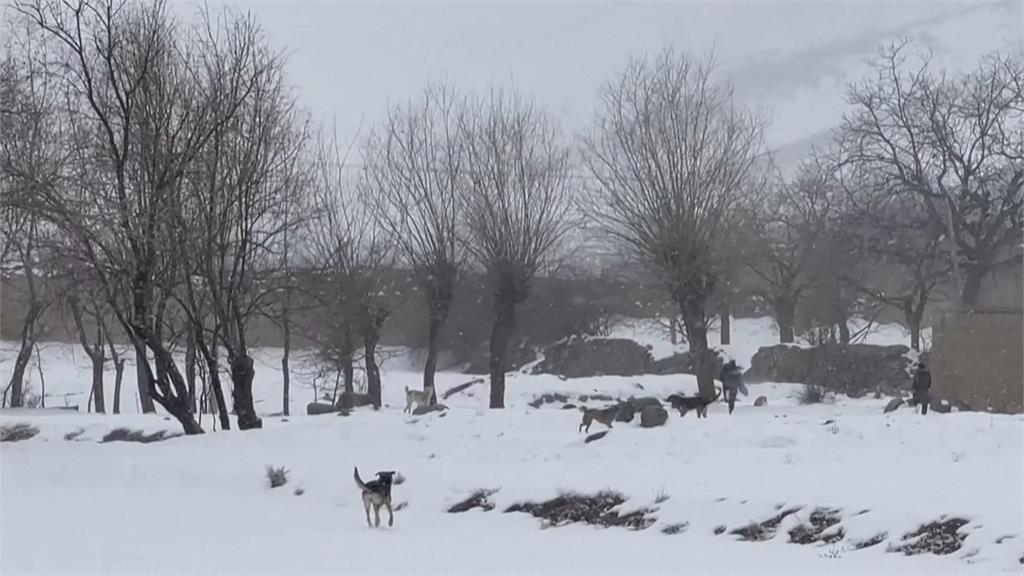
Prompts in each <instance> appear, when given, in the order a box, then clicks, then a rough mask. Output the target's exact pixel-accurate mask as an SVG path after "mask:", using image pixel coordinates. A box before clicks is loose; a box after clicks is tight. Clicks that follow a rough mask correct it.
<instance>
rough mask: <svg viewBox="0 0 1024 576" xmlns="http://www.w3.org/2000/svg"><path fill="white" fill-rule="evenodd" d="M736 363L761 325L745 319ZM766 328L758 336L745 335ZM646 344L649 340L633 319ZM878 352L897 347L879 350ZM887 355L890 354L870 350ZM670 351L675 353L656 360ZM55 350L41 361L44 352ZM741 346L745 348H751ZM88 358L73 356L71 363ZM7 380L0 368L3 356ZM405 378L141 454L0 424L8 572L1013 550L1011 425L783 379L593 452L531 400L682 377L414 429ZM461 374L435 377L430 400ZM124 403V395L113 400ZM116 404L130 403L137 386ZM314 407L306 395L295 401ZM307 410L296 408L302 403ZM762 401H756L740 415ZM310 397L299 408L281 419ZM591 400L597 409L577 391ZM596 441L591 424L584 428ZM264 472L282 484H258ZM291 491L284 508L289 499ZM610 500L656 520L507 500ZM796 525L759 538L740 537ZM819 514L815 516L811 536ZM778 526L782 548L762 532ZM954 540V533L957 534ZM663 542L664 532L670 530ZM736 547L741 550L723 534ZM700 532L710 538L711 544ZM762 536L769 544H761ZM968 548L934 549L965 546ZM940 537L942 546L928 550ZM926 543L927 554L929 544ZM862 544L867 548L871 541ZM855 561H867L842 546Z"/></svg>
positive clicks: (550, 409) (69, 430) (459, 398)
mask: <svg viewBox="0 0 1024 576" xmlns="http://www.w3.org/2000/svg"><path fill="white" fill-rule="evenodd" d="M734 327H736V328H737V330H736V336H737V338H736V342H737V345H736V349H735V350H734V352H733V353H734V354H735V355H736V356H737V357H740V358H741V361H742V358H743V357H746V356H745V355H746V354H747V352H744V350H747V349H752V348H754V344H755V343H756V342H755V341H756V340H767V341H766V342H762V343H764V344H770V343H772V339H773V338H772V335H771V332H770V327H769V326H768V325H767V323H765V322H763V321H749V322H748V321H738V322H736V323H735V324H734ZM758 327H760V328H758ZM630 330H632V331H633V333H634V334H635V335H636V338H637V339H638V340H639V341H641V342H645V341H646V342H647V343H651V344H652V345H653V346H654V347H655V349H656V353H658V354H664V353H666V352H667V350H665V349H664V346H665V343H664V342H663V341H660V340H658V338H657V336H656V335H655V334H654V333H652V332H651V331H645V330H643V329H642V328H641V327H639V326H638V325H634V326H633V327H631V328H630V327H625V326H623V327H620V328H618V329H617V330H616V335H620V336H624V335H625V333H626V332H628V331H630ZM885 332H886V331H885V330H883V331H882V332H881V333H880V334H878V335H877V337H879V338H881V339H883V340H884V339H886V338H888V339H890V340H891V339H893V338H895V335H893V334H888V335H887V334H885ZM886 343H887V342H886ZM669 346H671V345H669ZM59 349H60V347H59V346H57V345H51V346H49V347H48V348H47V354H49V355H53V356H54V357H56V356H57V355H56V354H55V353H56V352H57V351H58V350H59ZM751 353H752V352H751ZM81 360H82V359H81V358H79V361H81ZM274 360H275V359H274V358H273V355H272V354H271V353H269V352H267V351H264V356H263V357H262V358H261V360H260V362H261V366H260V367H259V368H260V373H261V374H262V376H260V381H259V385H258V389H257V398H259V399H263V402H261V403H260V404H257V408H258V410H260V411H261V412H263V413H264V414H269V413H270V412H272V411H276V408H277V404H278V402H279V400H277V398H278V397H279V391H278V389H277V381H276V378H275V376H274V375H273V374H274V373H273V371H272V370H271V369H269V368H268V367H267V366H266V365H274ZM57 364H58V363H57V362H56V361H53V362H50V360H49V359H46V358H44V367H45V371H46V372H47V373H48V390H49V388H50V387H53V388H54V389H60V390H64V391H70V390H74V389H78V390H79V391H81V390H84V389H85V388H87V387H88V374H87V373H86V372H84V371H82V372H78V371H77V370H78V369H77V368H74V369H72V367H73V366H75V363H73V362H71V361H67V360H66V361H65V364H63V365H62V367H58V365H57ZM3 368H5V369H9V360H8V359H7V357H6V356H5V357H4V363H3ZM419 378H420V376H419V374H417V373H415V372H409V371H401V370H397V369H391V370H388V371H387V373H386V374H385V378H384V403H385V407H384V408H382V409H381V410H380V411H377V412H374V411H372V410H369V409H361V410H356V411H354V412H353V413H352V414H351V415H350V416H347V417H341V416H335V415H325V416H303V415H298V416H292V417H290V418H281V417H265V419H264V426H265V427H264V429H263V430H261V431H249V432H238V431H230V432H216V433H208V434H204V435H202V436H198V437H175V438H171V439H168V440H164V441H161V442H155V443H151V444H138V443H128V442H110V443H101V442H100V440H102V439H103V437H104V436H105V435H107V434H108V433H109V432H110V431H111V430H113V429H115V428H118V427H124V428H128V429H130V430H140V431H143V432H145V433H153V432H156V431H159V430H167V431H169V432H172V433H176V432H178V430H179V429H178V427H177V426H176V423H174V422H172V421H168V420H165V419H164V418H163V417H161V416H159V415H155V416H142V415H137V414H131V415H121V416H111V415H107V416H101V415H88V414H80V413H73V412H66V411H57V410H54V411H45V412H33V411H31V410H23V411H5V412H3V413H0V425H3V426H11V425H14V424H17V423H24V424H29V425H31V426H35V427H36V428H37V429H38V430H39V433H38V435H36V436H35V437H33V438H30V439H28V440H25V441H21V442H13V443H12V442H5V443H2V444H0V464H2V466H0V510H2V514H0V533H2V539H0V541H2V547H0V573H3V574H21V573H43V572H46V573H122V574H138V573H143V572H144V573H166V574H172V573H173V574H180V573H190V574H191V573H204V574H223V573H255V572H259V573H325V572H331V573H338V572H341V573H568V572H572V573H586V574H592V573H623V572H627V573H641V572H643V573H647V572H659V573H668V572H672V573H678V572H681V571H685V572H688V573H689V572H698V573H700V572H751V571H768V572H775V573H795V572H815V573H821V572H825V571H828V572H856V573H883V572H884V573H890V572H903V573H923V572H927V573H969V572H977V573H988V572H995V571H1011V572H1012V571H1017V572H1019V571H1020V570H1021V568H1022V565H1021V563H1020V562H1021V558H1022V556H1024V526H1022V525H1021V523H1022V516H1021V510H1022V509H1024V497H1022V486H1024V466H1022V464H1024V462H1022V453H1024V450H1022V448H1024V446H1022V443H1024V435H1022V432H1024V420H1022V418H1021V417H1020V416H1005V415H989V414H980V413H953V414H946V415H943V414H934V415H929V416H927V417H922V416H920V415H919V414H916V413H915V412H914V411H913V410H911V409H907V408H904V409H900V410H898V411H896V412H894V413H891V414H886V415H883V414H882V406H883V405H884V404H885V402H886V400H885V399H878V400H875V399H862V400H850V399H847V398H842V397H841V398H838V399H835V400H834V401H833V402H829V403H825V404H818V405H811V406H801V405H798V404H797V402H796V400H795V399H794V398H793V393H794V392H795V391H796V389H797V388H798V387H797V386H795V385H791V384H771V383H769V384H757V385H752V386H751V387H750V388H751V390H750V393H751V394H750V397H748V398H743V399H742V401H741V405H740V406H738V408H737V410H736V413H735V414H733V415H732V416H729V415H728V414H727V412H726V409H725V407H724V406H723V405H713V406H712V407H711V408H710V414H709V417H708V418H707V419H706V420H697V419H696V418H695V417H694V415H693V414H692V413H691V414H688V415H686V416H685V417H683V418H680V417H679V415H678V414H677V413H675V412H671V411H670V415H669V419H668V422H667V424H666V425H665V426H663V427H659V428H652V429H644V428H641V427H640V426H639V424H638V422H637V421H636V420H634V421H633V422H631V423H621V422H620V423H616V424H615V425H614V427H613V428H612V429H611V431H610V433H609V434H608V435H607V436H606V437H604V438H601V439H599V440H597V441H595V442H592V443H585V442H584V438H585V434H582V433H579V432H578V431H577V426H578V425H579V422H580V413H579V411H577V410H575V409H572V410H563V409H561V403H560V402H556V403H549V404H545V405H544V406H543V407H541V408H539V409H538V408H531V407H530V406H529V403H530V402H531V401H532V400H534V399H535V398H536V397H538V396H540V395H541V394H545V393H561V394H565V395H566V396H567V397H568V401H569V402H573V403H580V398H579V395H580V394H586V395H588V396H592V395H594V394H595V393H596V394H605V395H608V396H611V397H620V396H621V397H625V396H630V395H635V396H645V395H653V396H657V397H662V398H663V397H664V396H666V395H667V394H669V393H671V392H678V391H685V392H692V391H694V390H695V389H696V383H695V381H694V379H693V378H692V377H689V376H678V375H676V376H645V377H638V378H620V377H602V378H580V379H571V380H564V381H563V380H559V379H558V378H556V377H553V376H546V375H541V376H528V375H524V374H514V375H511V376H510V379H509V384H508V395H507V405H508V408H507V409H506V410H502V411H491V410H487V409H486V403H487V388H486V385H485V384H482V383H481V384H475V385H472V386H470V387H469V388H467V389H466V390H465V391H463V392H461V393H459V394H456V395H453V396H451V397H450V398H447V399H444V400H443V402H444V403H445V404H447V405H448V406H449V407H450V410H448V411H447V412H445V413H441V414H437V413H435V414H430V415H427V416H408V415H405V414H403V413H402V412H401V408H402V407H403V406H404V401H403V400H404V399H403V392H402V390H403V387H404V386H406V385H408V386H418V385H419ZM468 380H470V378H469V377H467V376H465V375H461V374H454V373H443V374H440V375H439V391H440V392H442V393H443V392H444V391H446V390H449V389H450V388H452V387H453V386H455V385H457V384H459V383H463V382H466V381H468ZM126 386H127V384H126ZM129 389H130V388H129ZM306 394H309V395H311V391H310V392H307V393H306ZM296 395H297V396H301V394H296ZM762 395H763V396H765V397H766V398H767V406H764V407H759V408H755V407H753V406H752V402H753V399H754V398H755V397H757V396H762ZM308 399H309V396H303V397H302V398H299V399H296V401H295V402H294V403H293V410H294V411H295V412H296V413H299V412H302V409H301V406H302V405H304V403H305V402H306V401H308ZM584 403H585V404H588V405H590V406H601V405H603V404H605V403H606V402H603V401H600V400H598V401H595V400H593V399H592V398H588V400H587V401H586V402H584ZM599 430H604V426H602V425H601V424H598V423H595V424H594V426H593V428H592V429H591V430H590V431H591V432H596V431H599ZM268 464H273V465H277V466H286V467H287V468H288V469H289V471H290V473H289V482H288V484H287V485H286V486H284V487H282V488H278V489H270V488H269V486H268V485H267V480H266V478H265V477H264V467H265V466H266V465H268ZM353 466H359V468H360V472H361V473H362V474H363V477H364V478H366V477H367V476H372V474H373V473H374V472H375V471H377V470H396V471H398V472H400V473H401V474H402V476H403V477H404V479H405V481H404V482H403V483H402V484H401V485H398V486H395V488H394V499H395V503H396V504H399V505H401V506H402V509H401V510H400V511H398V512H397V513H396V515H395V517H396V519H395V525H394V527H393V528H381V529H379V530H372V529H368V528H367V527H366V524H365V520H364V516H363V510H362V503H361V502H360V494H359V491H358V489H357V488H356V486H355V485H354V483H353V481H352V479H351V474H352V467H353ZM296 488H301V492H302V493H301V494H300V495H296V494H295V489H296ZM479 489H492V490H497V491H496V492H495V493H494V494H493V495H492V496H490V501H491V502H492V503H493V504H494V505H495V508H494V510H491V511H482V510H479V509H474V510H470V511H468V512H465V513H462V514H449V513H447V512H446V510H447V509H448V508H449V507H451V506H452V505H453V504H455V503H457V502H459V501H461V500H463V499H465V498H466V497H467V496H469V495H470V494H471V493H472V492H474V491H476V490H479ZM602 490H610V491H615V492H618V493H621V494H622V495H623V496H624V497H625V498H626V502H625V503H624V504H622V505H621V506H620V508H619V510H620V511H622V512H629V511H634V510H638V509H650V510H649V511H648V513H647V516H648V518H650V519H653V524H652V525H651V526H650V527H648V528H646V529H644V530H639V531H632V530H627V529H625V528H614V527H613V528H597V527H592V526H586V525H583V524H574V525H569V526H561V527H557V528H549V529H542V523H541V521H540V520H538V519H536V518H533V517H531V516H530V515H528V514H524V513H504V510H505V509H506V508H508V507H509V506H511V505H513V504H515V503H519V502H523V501H540V500H547V499H550V498H553V497H555V496H557V495H559V494H560V493H563V492H579V493H583V494H592V493H596V492H599V491H602ZM819 509H827V510H829V511H831V512H830V513H829V514H827V515H825V516H828V517H829V518H832V519H833V521H834V520H838V523H837V524H834V525H832V526H830V527H829V528H828V529H827V530H826V531H825V532H823V534H824V535H826V536H829V535H831V536H832V537H831V538H828V540H829V541H830V542H831V543H828V544H823V543H820V542H819V543H814V544H808V545H799V544H794V543H791V542H790V540H791V538H792V536H791V535H790V533H791V531H792V530H793V529H794V528H797V527H798V526H800V525H807V526H810V525H812V522H813V521H816V520H820V519H821V518H822V517H823V515H822V513H820V512H819ZM790 510H795V511H793V512H792V513H791V514H788V515H786V516H785V517H784V518H782V519H781V521H780V522H779V523H778V524H777V525H774V524H773V523H772V522H769V523H768V527H767V528H764V529H761V530H760V531H758V530H754V531H753V532H754V533H756V534H759V535H760V537H765V538H766V540H765V541H761V542H749V541H744V540H743V538H744V536H743V534H748V535H749V534H751V530H750V526H751V524H753V523H761V522H764V521H766V520H769V519H771V518H773V517H775V516H778V515H780V514H781V513H782V512H787V511H790ZM812 514H814V519H812ZM960 520H962V521H964V524H963V526H962V527H960V528H959V531H958V534H959V535H961V536H962V541H961V542H959V547H958V548H957V549H956V551H954V552H952V553H950V554H948V555H934V554H927V553H926V554H920V555H905V554H903V553H901V552H898V551H893V550H894V549H895V548H898V547H901V546H905V545H907V544H908V543H910V542H913V541H915V539H913V538H912V539H910V540H906V541H905V540H904V536H905V535H906V534H908V533H910V532H913V531H915V530H916V529H918V527H920V526H921V525H924V524H928V523H931V522H933V521H944V522H945V521H956V523H957V524H959V521H960ZM773 526H774V530H775V532H774V535H773V536H772V535H771V532H772V529H773ZM954 526H955V525H954ZM670 527H672V528H673V530H675V531H677V533H675V534H666V533H663V530H665V529H668V528H670ZM734 531H736V532H737V533H734ZM716 532H719V533H718V534H716ZM769 536H770V537H769ZM961 536H951V537H946V540H945V542H946V543H947V544H948V543H949V542H954V543H955V542H957V540H958V539H960V538H961ZM939 540H941V538H939ZM936 541H937V540H935V539H932V540H928V542H931V543H934V542H936ZM869 544H873V545H869ZM859 547H862V548H860V549H858V548H859Z"/></svg>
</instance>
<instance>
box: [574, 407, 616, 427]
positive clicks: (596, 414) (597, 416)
mask: <svg viewBox="0 0 1024 576" xmlns="http://www.w3.org/2000/svg"><path fill="white" fill-rule="evenodd" d="M580 412H583V421H582V422H580V427H579V432H582V431H583V430H586V431H587V432H590V425H591V424H592V423H593V422H594V420H597V421H598V422H600V423H601V424H604V425H605V426H607V427H609V428H611V427H612V422H614V421H615V417H616V416H618V415H619V407H618V406H609V407H607V408H604V409H602V410H598V409H596V408H587V407H586V406H580Z"/></svg>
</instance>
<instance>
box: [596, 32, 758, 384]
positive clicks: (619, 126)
mask: <svg viewBox="0 0 1024 576" xmlns="http://www.w3.org/2000/svg"><path fill="white" fill-rule="evenodd" d="M762 132H763V122H762V120H761V119H760V118H759V117H758V116H757V115H755V114H752V113H751V112H749V111H747V110H744V109H743V108H741V107H740V106H738V105H737V104H735V103H734V101H733V95H732V89H731V88H730V87H729V86H728V85H726V84H724V83H722V82H720V81H718V80H717V79H716V77H715V74H714V65H713V61H712V60H710V59H707V60H703V61H700V60H696V59H694V58H692V57H690V56H688V55H685V54H679V53H676V52H674V51H671V50H666V51H665V52H663V53H662V54H661V55H659V56H658V57H656V58H654V59H649V60H633V61H631V62H630V63H629V64H628V66H627V67H626V69H625V71H624V72H623V73H622V74H621V75H620V76H619V77H618V78H617V79H615V80H613V81H611V82H609V83H608V84H606V85H605V86H604V88H603V90H602V93H601V104H600V105H599V110H598V112H597V116H596V119H595V125H594V129H593V131H592V133H591V135H590V136H589V137H588V138H587V139H586V146H585V148H586V160H587V164H588V166H589V167H590V170H591V172H592V173H593V175H594V178H595V179H596V181H597V186H596V190H595V193H596V194H595V197H594V199H593V202H591V204H592V206H593V207H594V214H595V216H596V218H597V219H598V221H599V222H600V223H601V224H602V225H603V226H604V228H605V230H606V231H607V232H608V233H609V234H610V235H612V236H613V237H614V238H615V239H617V240H618V241H619V242H620V244H621V245H622V246H623V247H624V248H625V249H626V250H627V251H628V252H629V253H630V255H631V256H632V257H634V258H635V259H637V260H638V261H640V262H643V263H644V264H646V265H647V266H648V267H649V268H650V269H651V270H653V271H655V272H656V273H657V274H658V275H659V277H660V279H661V281H662V283H663V285H664V286H665V288H667V289H668V292H669V294H670V296H671V298H672V300H673V302H674V303H675V305H676V306H678V308H679V312H680V314H681V316H682V319H683V326H684V328H685V330H686V335H687V340H688V342H689V345H690V351H691V352H692V353H693V354H694V355H695V357H696V358H698V359H699V362H700V363H699V368H698V375H697V379H698V385H699V388H700V394H701V395H702V396H704V397H711V396H713V395H714V365H715V363H714V359H713V354H711V353H710V350H709V348H708V340H707V320H706V319H707V307H708V304H709V301H710V299H711V298H712V296H713V295H714V294H715V290H716V287H717V286H716V285H717V283H718V280H719V278H720V275H721V273H722V268H723V263H724V262H726V261H727V259H726V258H725V254H723V253H721V252H722V250H724V249H726V248H725V247H727V246H731V245H732V244H733V242H732V236H733V235H734V234H735V228H736V226H735V223H736V220H737V218H739V217H741V215H742V214H743V213H744V203H745V201H746V195H747V193H748V192H749V191H750V190H751V188H752V187H755V186H756V187H759V186H760V185H761V184H760V174H759V173H760V170H759V166H760V165H759V161H760V160H761V159H762V152H763V139H762Z"/></svg>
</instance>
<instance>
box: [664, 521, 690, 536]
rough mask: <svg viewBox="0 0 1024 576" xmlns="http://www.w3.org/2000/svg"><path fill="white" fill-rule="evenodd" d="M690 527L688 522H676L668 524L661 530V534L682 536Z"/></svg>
mask: <svg viewBox="0 0 1024 576" xmlns="http://www.w3.org/2000/svg"><path fill="white" fill-rule="evenodd" d="M689 527H690V523H689V522H677V523H676V524H669V525H668V526H665V527H664V528H662V529H661V533H662V534H669V535H673V534H682V533H683V532H686V530H687V529H688V528H689Z"/></svg>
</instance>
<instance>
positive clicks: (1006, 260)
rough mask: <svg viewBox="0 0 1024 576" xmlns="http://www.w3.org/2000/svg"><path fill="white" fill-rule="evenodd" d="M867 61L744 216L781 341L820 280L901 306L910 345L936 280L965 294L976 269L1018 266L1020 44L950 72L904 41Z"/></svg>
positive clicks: (964, 300) (975, 285)
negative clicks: (825, 130)
mask: <svg viewBox="0 0 1024 576" xmlns="http://www.w3.org/2000/svg"><path fill="white" fill-rule="evenodd" d="M874 72H875V74H874V76H873V77H870V78H868V79H866V80H864V81H861V82H858V83H855V84H853V85H851V86H850V87H849V90H848V97H847V100H848V104H849V105H850V108H849V111H848V112H847V114H846V115H845V118H844V120H843V122H842V124H841V125H840V126H839V127H838V128H837V130H836V131H835V138H834V142H833V143H832V145H831V146H829V147H826V148H825V149H823V150H819V151H817V152H816V153H815V154H814V156H813V157H812V158H810V159H809V160H808V161H806V162H805V163H804V165H803V166H802V167H801V169H800V170H799V171H798V173H797V174H796V176H794V177H792V178H789V179H785V178H781V177H776V178H774V179H773V186H771V187H770V188H771V190H770V193H769V194H768V196H767V198H766V199H765V200H764V202H763V203H762V207H761V209H760V210H759V215H758V216H757V217H755V218H754V219H753V221H754V222H755V223H756V226H754V227H753V228H752V229H751V230H750V232H752V233H751V234H750V235H749V237H748V240H747V241H748V248H747V251H748V256H749V257H748V258H747V261H746V266H747V267H748V269H749V270H751V271H752V272H753V273H754V275H755V276H756V278H757V279H758V284H759V292H760V293H761V294H762V295H763V296H764V297H765V298H766V299H767V300H768V301H769V302H770V303H771V305H772V307H773V309H774V310H775V315H776V318H777V320H778V324H779V327H780V336H781V340H782V341H783V342H792V341H793V337H794V336H793V317H794V310H795V308H796V305H797V303H798V302H799V301H800V300H801V299H802V298H803V297H805V296H806V295H807V294H808V292H809V291H811V290H815V289H820V288H822V287H825V288H831V289H833V290H834V291H836V292H843V291H845V292H847V293H848V294H852V295H854V297H855V298H862V299H864V300H866V301H868V302H871V303H874V304H879V305H884V306H889V307H892V308H894V309H895V310H898V311H899V312H900V313H901V314H902V315H903V319H904V323H905V325H906V326H907V328H908V329H909V331H910V334H911V345H912V347H913V348H914V349H917V350H920V349H921V332H922V328H923V322H924V317H925V311H926V309H927V307H928V305H929V304H931V303H932V302H934V301H935V300H936V298H937V297H938V296H941V294H939V292H940V291H941V288H942V287H943V286H944V285H950V284H951V285H952V286H954V287H956V289H957V291H958V292H959V294H958V296H957V298H956V301H957V302H958V304H959V305H960V306H963V307H967V308H971V307H974V306H976V305H978V304H979V303H980V301H979V298H980V294H981V286H982V282H983V281H984V279H985V278H986V277H988V276H990V275H992V274H994V273H997V272H999V271H1000V270H1003V269H1006V268H1008V267H1010V266H1014V265H1015V266H1020V263H1021V240H1022V237H1021V224H1022V222H1021V218H1022V202H1024V198H1022V191H1021V190H1022V188H1021V185H1022V182H1024V156H1022V152H1024V94H1022V92H1021V85H1022V78H1024V59H1022V56H1021V55H1020V54H1017V55H992V56H988V57H986V58H985V59H984V60H983V61H982V62H981V63H980V64H979V65H978V66H977V68H976V69H974V70H972V71H969V72H967V73H964V74H960V75H952V74H946V73H943V72H942V71H940V70H935V69H933V67H932V63H931V61H930V58H929V57H928V56H927V55H914V54H913V46H912V44H910V43H909V42H907V41H901V42H899V43H896V44H893V45H890V46H887V47H885V48H883V49H882V50H881V51H880V55H879V57H878V59H876V61H875V63H874ZM835 301H836V303H837V305H838V307H839V308H842V307H843V306H844V305H846V303H847V302H848V301H849V296H847V297H844V296H843V295H841V294H837V295H836V297H835ZM846 316H848V314H845V315H844V314H843V313H842V311H840V313H838V314H837V318H839V319H845V317H846Z"/></svg>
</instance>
